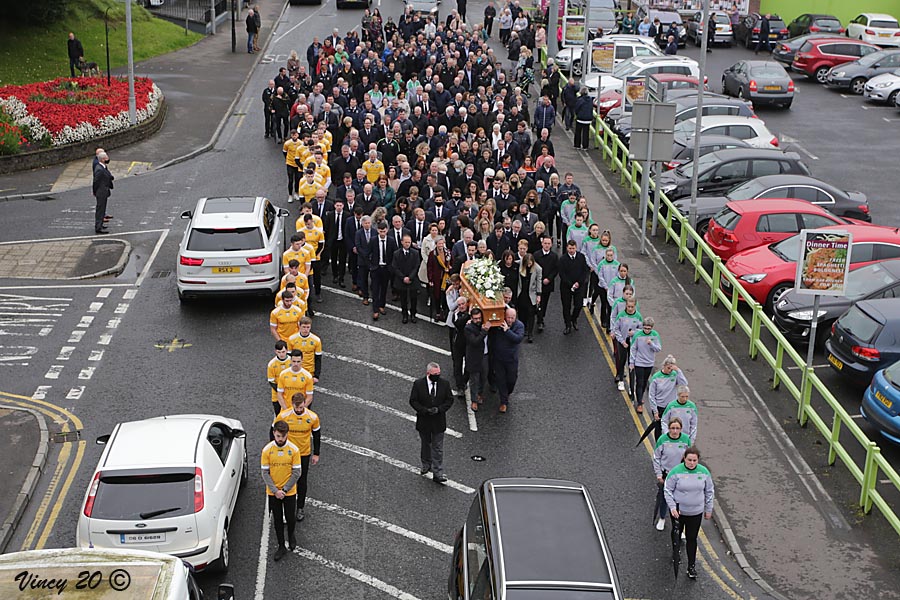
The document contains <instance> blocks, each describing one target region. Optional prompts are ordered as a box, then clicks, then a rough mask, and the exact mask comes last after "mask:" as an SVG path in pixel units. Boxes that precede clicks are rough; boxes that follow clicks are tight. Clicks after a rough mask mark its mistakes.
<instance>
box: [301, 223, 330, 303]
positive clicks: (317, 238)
mask: <svg viewBox="0 0 900 600" xmlns="http://www.w3.org/2000/svg"><path fill="white" fill-rule="evenodd" d="M305 210H307V209H306V208H305V207H304V211H305ZM309 210H310V211H312V206H310V207H309ZM314 217H315V218H314ZM317 218H318V217H317V216H316V215H313V214H310V213H305V214H304V215H303V229H301V230H300V231H302V232H303V233H304V234H306V243H307V244H309V245H310V246H312V247H313V248H315V253H316V254H315V258H314V259H313V260H312V262H311V263H310V266H309V268H310V270H311V271H312V277H313V288H314V290H315V292H316V302H321V301H322V267H323V265H322V262H321V260H320V259H321V258H322V251H323V250H325V232H324V231H323V230H322V229H320V228H318V227H316V225H315V219H317Z"/></svg>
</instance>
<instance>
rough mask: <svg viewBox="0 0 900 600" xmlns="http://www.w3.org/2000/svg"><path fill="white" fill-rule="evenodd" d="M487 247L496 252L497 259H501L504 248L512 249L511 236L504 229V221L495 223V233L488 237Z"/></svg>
mask: <svg viewBox="0 0 900 600" xmlns="http://www.w3.org/2000/svg"><path fill="white" fill-rule="evenodd" d="M487 247H488V250H490V251H491V252H492V253H493V254H494V259H495V260H500V257H501V256H503V251H504V250H510V249H512V243H511V242H510V240H509V236H508V235H506V232H505V231H503V223H494V235H492V236H490V237H488V239H487Z"/></svg>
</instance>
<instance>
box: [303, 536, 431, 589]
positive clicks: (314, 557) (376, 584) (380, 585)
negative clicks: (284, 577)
mask: <svg viewBox="0 0 900 600" xmlns="http://www.w3.org/2000/svg"><path fill="white" fill-rule="evenodd" d="M294 554H299V555H300V556H302V557H303V558H306V559H308V560H311V561H313V562H316V563H319V564H320V565H322V566H323V567H328V568H329V569H333V570H335V571H337V572H338V573H341V574H342V575H346V576H347V577H350V578H351V579H355V580H357V581H359V582H360V583H364V584H366V585H368V586H370V587H373V588H375V589H376V590H378V591H379V592H382V593H384V594H387V595H388V596H390V597H391V598H398V599H399V600H419V599H418V598H416V597H415V596H413V595H412V594H407V593H406V592H404V591H403V590H399V589H397V588H395V587H394V586H392V585H391V584H389V583H385V582H383V581H382V580H380V579H378V578H377V577H372V576H371V575H368V574H366V573H363V572H362V571H358V570H356V569H354V568H353V567H348V566H347V565H344V564H341V563H339V562H336V561H333V560H331V559H328V558H325V557H324V556H321V555H319V554H316V553H315V552H311V551H309V550H307V549H306V548H301V547H300V546H297V547H296V548H294Z"/></svg>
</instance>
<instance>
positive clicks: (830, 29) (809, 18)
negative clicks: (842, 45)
mask: <svg viewBox="0 0 900 600" xmlns="http://www.w3.org/2000/svg"><path fill="white" fill-rule="evenodd" d="M787 28H788V34H789V35H790V37H796V36H798V35H803V34H804V33H839V34H842V35H843V33H844V32H845V31H846V29H844V26H843V25H841V21H840V19H838V18H837V17H833V16H831V15H822V14H817V13H806V14H802V15H800V16H799V17H797V18H796V19H794V20H793V21H791V23H790V24H789V25H788V26H787Z"/></svg>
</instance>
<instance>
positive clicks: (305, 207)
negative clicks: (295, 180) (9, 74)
mask: <svg viewBox="0 0 900 600" xmlns="http://www.w3.org/2000/svg"><path fill="white" fill-rule="evenodd" d="M319 190H321V191H319ZM319 190H316V193H315V194H313V199H317V198H318V197H319V196H321V197H322V198H324V197H325V190H323V189H322V188H319ZM306 215H312V218H313V225H314V226H315V228H316V229H318V230H319V231H321V232H322V234H323V238H324V234H325V224H324V223H323V222H322V217H320V216H319V215H317V214H316V213H314V212H313V203H312V202H311V201H310V202H304V203H303V204H301V205H300V216H299V217H297V222H296V223H294V227H295V228H296V229H297V231H303V232H304V233H306V236H307V237H306V241H307V242H309V241H310V240H309V233H307V232H306V231H304V229H303V226H304V225H305V224H306V223H305V222H304V220H303V218H304V217H305V216H306ZM312 245H313V247H315V244H312Z"/></svg>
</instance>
